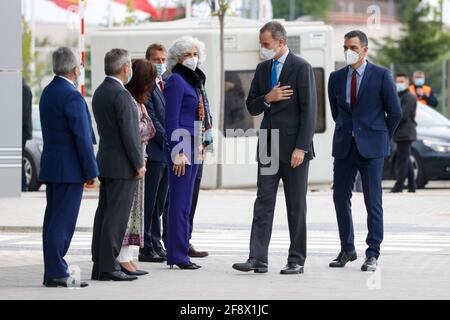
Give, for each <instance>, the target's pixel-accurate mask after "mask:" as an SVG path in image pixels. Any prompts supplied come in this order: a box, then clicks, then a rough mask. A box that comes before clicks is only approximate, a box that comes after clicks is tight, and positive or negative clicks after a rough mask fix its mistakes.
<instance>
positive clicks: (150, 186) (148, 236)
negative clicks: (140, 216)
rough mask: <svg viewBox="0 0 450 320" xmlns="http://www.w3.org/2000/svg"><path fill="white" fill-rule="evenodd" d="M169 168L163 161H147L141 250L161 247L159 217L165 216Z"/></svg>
mask: <svg viewBox="0 0 450 320" xmlns="http://www.w3.org/2000/svg"><path fill="white" fill-rule="evenodd" d="M168 190H169V170H168V166H167V164H166V163H165V162H156V161H148V162H147V173H146V175H145V197H144V248H141V249H140V251H141V252H145V251H152V250H156V249H163V246H162V244H161V238H162V234H161V233H162V230H161V217H163V219H164V220H166V219H167V218H166V217H165V216H166V215H167V208H166V200H167V192H168Z"/></svg>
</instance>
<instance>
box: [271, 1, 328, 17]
mask: <svg viewBox="0 0 450 320" xmlns="http://www.w3.org/2000/svg"><path fill="white" fill-rule="evenodd" d="M333 3H334V1H333V0H294V3H293V4H294V6H293V7H292V9H294V11H293V12H292V13H293V15H294V19H296V18H298V17H301V16H312V17H315V18H320V19H325V18H326V17H327V13H328V11H329V10H330V9H331V6H332V5H333ZM291 4H292V3H291V1H290V0H272V7H273V17H274V18H276V19H285V20H291Z"/></svg>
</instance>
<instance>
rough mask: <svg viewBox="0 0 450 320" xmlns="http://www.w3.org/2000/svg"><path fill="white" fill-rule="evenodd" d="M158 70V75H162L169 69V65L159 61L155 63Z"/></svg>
mask: <svg viewBox="0 0 450 320" xmlns="http://www.w3.org/2000/svg"><path fill="white" fill-rule="evenodd" d="M155 66H156V71H157V72H158V77H160V78H161V77H162V75H163V74H164V73H165V72H166V71H167V66H166V64H165V63H157V64H155Z"/></svg>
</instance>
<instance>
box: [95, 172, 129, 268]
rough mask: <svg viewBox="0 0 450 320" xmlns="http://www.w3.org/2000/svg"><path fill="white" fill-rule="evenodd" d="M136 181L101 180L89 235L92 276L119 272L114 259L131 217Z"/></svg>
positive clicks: (118, 266) (117, 264)
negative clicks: (91, 232)
mask: <svg viewBox="0 0 450 320" xmlns="http://www.w3.org/2000/svg"><path fill="white" fill-rule="evenodd" d="M136 187H137V180H118V179H107V178H100V196H99V201H98V208H97V212H96V213H95V219H94V230H93V235H92V261H93V262H94V266H93V270H92V272H93V274H94V275H96V274H99V273H102V272H112V271H120V265H119V263H118V261H117V260H116V258H117V256H118V255H119V252H120V248H121V247H122V242H123V238H124V236H125V232H126V230H127V226H128V220H129V218H130V213H131V206H132V203H133V196H134V193H135V191H136Z"/></svg>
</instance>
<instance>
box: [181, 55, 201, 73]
mask: <svg viewBox="0 0 450 320" xmlns="http://www.w3.org/2000/svg"><path fill="white" fill-rule="evenodd" d="M197 65H198V58H197V57H193V58H187V59H186V60H184V61H183V66H185V67H186V68H189V69H191V70H192V71H195V69H197Z"/></svg>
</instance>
